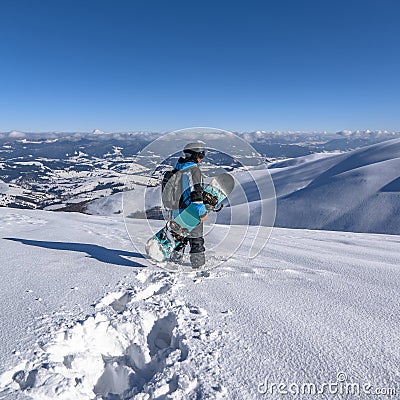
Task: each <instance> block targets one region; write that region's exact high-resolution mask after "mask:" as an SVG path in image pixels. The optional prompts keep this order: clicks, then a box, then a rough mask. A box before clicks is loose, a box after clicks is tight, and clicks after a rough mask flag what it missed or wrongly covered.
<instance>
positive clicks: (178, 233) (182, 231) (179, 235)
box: [167, 220, 189, 242]
mask: <svg viewBox="0 0 400 400" xmlns="http://www.w3.org/2000/svg"><path fill="white" fill-rule="evenodd" d="M167 230H168V231H169V232H171V234H172V237H173V238H174V240H175V242H184V241H185V240H186V237H187V235H188V234H189V231H188V230H187V229H186V228H182V227H181V226H180V225H179V224H178V223H177V222H175V221H173V220H171V221H168V222H167Z"/></svg>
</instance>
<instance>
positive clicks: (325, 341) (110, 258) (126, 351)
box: [0, 208, 400, 400]
mask: <svg viewBox="0 0 400 400" xmlns="http://www.w3.org/2000/svg"><path fill="white" fill-rule="evenodd" d="M0 220H1V224H0V227H1V239H0V243H1V249H2V252H1V254H0V257H1V261H0V268H1V276H2V278H3V279H2V282H3V284H2V290H1V301H0V312H1V315H2V318H4V320H5V321H7V324H3V326H2V330H1V337H0V339H1V342H0V343H1V352H0V357H1V358H0V363H1V370H0V374H1V375H0V387H1V389H0V398H6V399H15V398H36V399H41V400H42V399H43V400H44V399H94V398H96V396H97V398H98V399H100V398H102V399H128V398H135V399H156V398H157V399H168V398H169V399H192V398H193V399H194V398H209V399H218V398H220V399H257V398H272V399H281V398H282V397H281V396H279V395H277V394H275V395H268V396H267V397H266V395H261V394H260V393H258V392H257V387H258V385H259V384H260V383H261V382H263V381H264V379H265V378H266V377H267V378H268V380H269V381H276V382H281V381H285V382H294V383H296V382H297V383H299V384H301V383H302V382H314V383H315V384H319V383H322V382H326V381H335V379H336V375H337V374H338V373H339V372H344V373H346V374H347V379H348V380H349V381H350V382H354V381H356V382H359V383H364V382H366V381H370V382H371V385H372V387H374V388H376V387H394V386H396V385H398V384H399V379H400V372H399V363H400V350H399V347H398V343H399V339H400V336H399V333H398V332H400V329H399V328H400V322H399V319H398V315H399V312H400V305H399V302H398V295H399V293H398V288H399V285H400V269H399V265H400V252H399V250H400V239H399V237H398V236H390V235H376V234H375V235H374V234H355V233H345V232H329V231H324V232H322V231H307V230H290V229H275V230H274V232H273V235H272V237H271V239H270V242H269V244H268V246H267V247H266V248H265V249H264V250H263V252H262V253H261V254H260V255H259V256H258V257H256V258H255V259H253V260H250V261H249V260H247V259H246V258H245V254H247V250H248V246H249V244H250V242H251V237H252V235H254V229H255V228H251V229H250V230H249V232H248V234H247V237H246V238H245V241H244V243H243V246H242V247H241V248H240V249H239V251H238V253H236V254H235V255H234V257H233V258H231V259H229V260H228V261H226V262H224V263H223V264H222V265H221V266H220V267H218V268H217V269H215V270H212V271H211V275H210V277H209V278H200V279H196V278H195V277H194V276H193V274H181V275H179V274H174V273H170V272H167V271H165V270H162V269H159V268H156V267H154V266H152V265H150V264H149V263H148V262H147V260H145V259H144V258H142V256H141V254H139V253H135V250H133V248H132V246H131V244H130V242H129V240H128V238H127V234H126V232H125V229H124V225H123V223H122V221H121V219H120V217H119V216H114V217H99V216H88V215H82V214H74V213H69V214H65V213H50V212H44V211H28V210H12V209H4V208H3V209H0ZM129 223H131V224H133V226H134V227H135V232H136V237H137V238H140V237H141V235H142V233H143V232H144V226H143V221H139V220H132V221H130V222H129ZM221 229H223V227H220V228H219V227H216V229H215V230H214V231H213V232H212V235H218V234H219V230H221ZM210 240H211V239H210V237H207V238H206V243H207V242H209V241H210ZM399 389H400V388H399ZM285 398H286V397H285ZM287 398H299V397H298V396H297V397H292V396H289V395H287ZM312 398H313V399H314V398H316V399H331V398H333V397H332V396H329V395H327V394H325V395H319V396H318V395H316V396H313V397H312ZM335 398H343V399H347V398H350V397H348V396H338V397H335ZM357 398H360V399H367V398H371V396H366V395H364V396H363V395H361V396H358V397H357ZM375 398H377V397H375Z"/></svg>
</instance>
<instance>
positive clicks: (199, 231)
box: [189, 223, 206, 268]
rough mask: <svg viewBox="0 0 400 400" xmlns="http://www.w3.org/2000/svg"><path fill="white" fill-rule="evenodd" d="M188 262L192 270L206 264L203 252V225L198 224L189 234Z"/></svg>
mask: <svg viewBox="0 0 400 400" xmlns="http://www.w3.org/2000/svg"><path fill="white" fill-rule="evenodd" d="M189 244H190V252H189V253H190V262H191V264H192V267H193V268H199V267H201V266H203V265H204V264H205V263H206V257H205V254H204V252H205V251H206V249H205V247H204V238H203V224H202V223H201V224H199V225H197V226H196V228H194V229H193V230H192V232H190V235H189Z"/></svg>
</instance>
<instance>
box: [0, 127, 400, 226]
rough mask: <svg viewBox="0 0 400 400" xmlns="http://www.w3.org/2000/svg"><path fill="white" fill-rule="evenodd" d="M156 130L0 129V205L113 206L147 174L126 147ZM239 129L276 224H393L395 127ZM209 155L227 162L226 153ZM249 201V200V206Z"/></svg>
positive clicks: (133, 148) (94, 209)
mask: <svg viewBox="0 0 400 400" xmlns="http://www.w3.org/2000/svg"><path fill="white" fill-rule="evenodd" d="M159 135H160V134H159V133H151V132H135V133H104V132H102V131H99V130H95V131H94V132H92V133H41V134H40V133H23V132H16V131H13V132H8V133H1V134H0V205H2V206H8V207H18V208H39V209H47V210H64V211H78V212H89V213H96V214H97V213H100V214H101V213H106V214H107V213H114V212H120V202H121V196H120V193H121V192H122V190H123V188H124V183H125V178H126V175H127V174H128V173H129V174H131V175H132V174H133V175H134V177H135V179H134V181H135V183H136V184H137V185H138V186H140V185H146V184H148V183H149V179H148V177H147V178H146V179H144V177H143V175H144V176H145V175H146V173H143V171H141V172H140V174H139V173H138V171H139V169H140V168H139V166H138V168H137V170H135V163H134V161H135V156H136V155H137V154H138V152H139V151H140V150H141V149H143V148H144V147H145V146H146V145H147V144H148V143H150V142H151V141H152V140H154V139H155V138H157V137H158V136H159ZM240 135H241V136H242V138H243V139H245V140H246V141H248V142H250V143H251V144H252V145H253V146H254V147H255V148H256V149H257V150H258V151H259V152H260V153H261V154H262V155H263V156H264V157H265V161H266V163H267V164H268V166H269V168H270V171H271V173H272V177H273V180H274V183H275V187H276V192H277V196H278V212H277V219H276V223H277V225H278V226H283V227H299V228H310V229H333V230H352V231H359V232H364V231H365V232H385V233H399V232H400V231H399V228H397V227H398V226H400V224H399V223H398V222H400V221H397V219H396V218H397V217H396V216H397V215H400V213H399V211H400V210H399V208H398V206H397V205H398V204H399V200H400V199H399V197H398V196H399V185H400V181H399V179H400V178H399V172H398V171H400V165H399V158H398V155H399V154H400V148H399V142H400V133H399V132H386V131H372V132H371V131H355V132H349V131H343V132H338V133H335V134H328V133H299V132H286V133H283V132H273V133H267V132H263V131H257V132H250V133H241V134H240ZM393 138H398V139H393ZM389 139H391V140H389ZM371 145H372V146H371ZM209 157H210V160H209V161H211V162H213V159H214V161H215V160H216V159H215V157H216V155H215V154H214V155H213V154H210V155H209ZM218 161H219V162H222V163H225V165H226V166H228V167H229V168H231V169H232V168H233V169H235V168H236V164H235V163H233V164H232V162H230V161H229V160H223V159H222V160H221V159H219V160H218ZM238 161H239V162H240V160H238ZM154 162H155V164H157V162H158V160H157V159H155V160H154ZM229 163H230V164H229ZM136 174H137V176H136ZM156 178H157V177H156ZM156 183H157V179H156V180H155V181H154V184H156ZM110 196H111V197H110ZM250 200H251V197H250ZM254 201H255V203H254V204H253V208H254V207H257V205H256V201H257V200H256V199H254ZM138 211H140V210H138ZM142 211H144V210H142Z"/></svg>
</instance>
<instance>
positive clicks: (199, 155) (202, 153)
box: [197, 151, 206, 160]
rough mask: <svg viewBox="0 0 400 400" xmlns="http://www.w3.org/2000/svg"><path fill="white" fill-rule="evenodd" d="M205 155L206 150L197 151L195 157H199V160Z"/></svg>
mask: <svg viewBox="0 0 400 400" xmlns="http://www.w3.org/2000/svg"><path fill="white" fill-rule="evenodd" d="M205 155H206V152H205V151H199V152H198V153H197V157H199V158H200V159H201V160H202V159H203V158H204V157H205Z"/></svg>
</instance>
